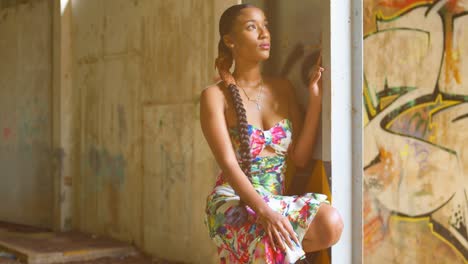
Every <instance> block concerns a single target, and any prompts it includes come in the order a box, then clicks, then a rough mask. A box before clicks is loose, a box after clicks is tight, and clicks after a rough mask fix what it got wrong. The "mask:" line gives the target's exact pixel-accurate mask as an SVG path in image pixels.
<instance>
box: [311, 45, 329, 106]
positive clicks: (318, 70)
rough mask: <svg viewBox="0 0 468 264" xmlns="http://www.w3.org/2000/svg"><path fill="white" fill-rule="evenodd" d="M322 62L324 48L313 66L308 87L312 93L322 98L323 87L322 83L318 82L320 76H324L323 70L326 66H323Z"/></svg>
mask: <svg viewBox="0 0 468 264" xmlns="http://www.w3.org/2000/svg"><path fill="white" fill-rule="evenodd" d="M321 64H322V50H320V54H319V56H318V58H317V62H316V63H315V65H314V66H313V67H312V70H311V71H310V73H309V78H310V79H309V80H310V81H309V87H308V88H309V92H310V94H311V95H313V96H317V97H320V98H321V97H322V89H321V87H320V86H321V85H320V86H319V84H318V82H319V80H320V78H321V77H322V72H323V71H324V70H325V69H324V68H322V66H321Z"/></svg>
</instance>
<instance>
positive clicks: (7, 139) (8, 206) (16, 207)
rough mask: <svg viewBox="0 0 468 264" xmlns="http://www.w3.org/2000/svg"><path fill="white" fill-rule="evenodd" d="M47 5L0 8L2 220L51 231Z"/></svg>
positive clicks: (9, 4) (10, 4)
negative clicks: (46, 228) (49, 228)
mask: <svg viewBox="0 0 468 264" xmlns="http://www.w3.org/2000/svg"><path fill="white" fill-rule="evenodd" d="M51 29H52V24H51V2H50V1H48V0H38V1H18V2H16V1H15V2H13V1H6V2H3V3H2V5H0V36H1V37H0V58H1V59H0V60H1V63H0V129H1V137H0V205H1V206H0V221H9V222H15V223H22V224H29V225H34V226H40V227H52V210H53V206H52V204H53V202H52V201H53V184H52V173H51V172H52V171H51V156H52V151H51V149H52V148H51V146H52V142H51V126H52V124H51V75H52V70H51V39H52V32H51Z"/></svg>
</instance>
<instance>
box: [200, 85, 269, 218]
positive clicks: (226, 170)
mask: <svg viewBox="0 0 468 264" xmlns="http://www.w3.org/2000/svg"><path fill="white" fill-rule="evenodd" d="M200 123H201V127H202V131H203V134H204V136H205V138H206V141H207V142H208V145H209V146H210V148H211V151H212V152H213V154H214V157H215V159H216V161H217V163H218V165H219V166H220V168H221V170H222V171H223V174H224V175H225V177H226V180H227V181H228V183H229V184H230V185H231V186H232V188H233V189H234V191H235V192H236V193H237V194H238V195H239V197H240V199H241V200H242V201H243V202H244V203H246V204H247V205H248V206H250V207H251V208H252V209H253V210H254V211H255V212H257V213H258V214H263V213H264V212H265V211H267V209H268V208H269V207H268V205H267V204H266V203H265V201H264V200H263V198H262V197H261V196H260V195H259V194H258V193H257V191H255V189H254V187H253V186H252V183H251V182H250V181H249V179H248V178H247V176H246V175H245V173H244V172H243V171H242V169H241V168H240V166H239V163H238V162H237V159H236V155H235V152H234V149H233V147H232V144H231V139H230V137H229V133H228V129H227V126H226V121H225V116H224V95H223V93H222V91H221V90H220V88H219V87H218V86H216V85H214V86H210V87H207V88H205V89H204V90H203V91H202V93H201V98H200Z"/></svg>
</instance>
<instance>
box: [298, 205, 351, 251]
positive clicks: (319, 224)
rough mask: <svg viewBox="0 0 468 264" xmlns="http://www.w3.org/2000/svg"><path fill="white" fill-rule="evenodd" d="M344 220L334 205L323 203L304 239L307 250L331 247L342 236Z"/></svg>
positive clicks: (304, 246) (305, 249)
mask: <svg viewBox="0 0 468 264" xmlns="http://www.w3.org/2000/svg"><path fill="white" fill-rule="evenodd" d="M342 231H343V220H342V219H341V216H340V214H339V213H338V211H337V210H336V209H335V208H333V207H332V206H330V205H328V204H326V203H322V204H321V205H320V208H319V210H318V212H317V214H316V215H315V217H314V219H313V220H312V222H311V223H310V225H309V228H308V229H307V232H306V234H305V236H304V239H303V240H302V248H303V249H304V251H305V252H313V251H318V250H321V249H325V248H329V247H331V246H332V245H334V244H335V243H336V242H338V240H339V239H340V237H341V232H342Z"/></svg>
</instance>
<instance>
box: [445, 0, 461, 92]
mask: <svg viewBox="0 0 468 264" xmlns="http://www.w3.org/2000/svg"><path fill="white" fill-rule="evenodd" d="M447 6H448V5H447ZM444 17H445V21H451V20H452V17H453V14H452V13H451V12H447V13H445V14H444ZM452 27H453V25H452V23H445V31H446V36H445V52H446V53H445V84H446V85H448V84H450V77H451V76H452V77H453V79H455V81H456V82H457V84H460V83H461V78H460V70H459V63H460V59H459V56H456V54H457V53H456V52H455V53H454V50H453V28H452Z"/></svg>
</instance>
